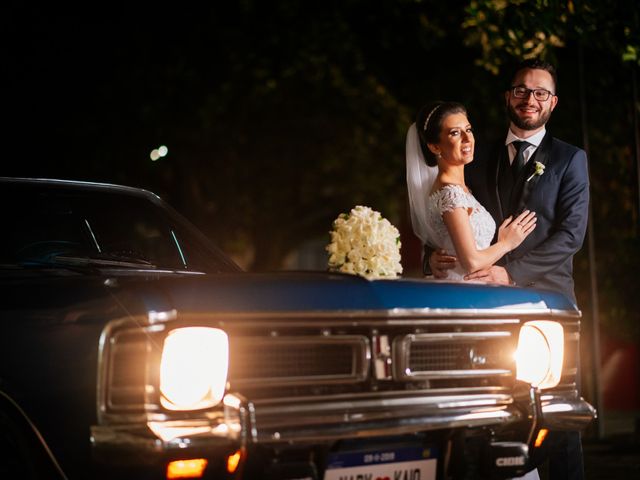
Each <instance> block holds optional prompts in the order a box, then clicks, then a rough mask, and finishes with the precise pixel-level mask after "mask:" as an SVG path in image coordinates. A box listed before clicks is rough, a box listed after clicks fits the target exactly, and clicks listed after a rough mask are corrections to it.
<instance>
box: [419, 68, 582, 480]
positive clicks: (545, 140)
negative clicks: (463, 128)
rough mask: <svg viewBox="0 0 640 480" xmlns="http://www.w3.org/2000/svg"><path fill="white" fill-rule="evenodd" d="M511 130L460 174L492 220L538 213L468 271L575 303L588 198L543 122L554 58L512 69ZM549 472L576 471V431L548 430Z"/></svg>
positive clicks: (443, 261)
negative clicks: (493, 259)
mask: <svg viewBox="0 0 640 480" xmlns="http://www.w3.org/2000/svg"><path fill="white" fill-rule="evenodd" d="M505 101H506V108H507V114H508V116H509V130H508V132H507V134H506V137H503V139H502V140H501V141H500V142H498V143H497V144H495V145H494V146H493V147H492V148H491V149H490V150H489V151H488V152H484V154H483V153H481V152H478V153H479V155H477V156H476V158H475V159H474V161H473V162H472V163H471V164H469V165H467V167H466V171H465V181H466V183H467V185H468V186H469V187H470V188H471V190H472V191H473V194H474V196H475V197H476V198H477V200H478V201H479V202H480V203H481V204H482V205H483V206H484V207H485V208H486V209H487V210H488V211H489V212H490V213H491V215H492V217H493V218H494V220H495V221H496V224H497V225H500V224H501V223H502V221H503V220H504V219H505V218H507V217H509V216H510V215H514V216H515V215H516V214H517V213H519V212H521V211H522V210H523V209H524V208H527V209H529V210H531V211H534V212H535V213H536V217H537V225H536V228H535V230H534V231H533V232H532V233H531V235H529V236H528V237H527V238H526V239H525V240H524V242H522V244H521V245H520V246H519V247H518V248H516V249H515V250H513V251H512V252H510V253H509V254H508V255H506V256H505V257H504V258H503V259H502V261H501V262H499V264H498V265H494V266H492V267H490V268H488V269H486V270H480V271H478V272H474V273H472V274H470V275H468V276H467V277H465V278H466V279H469V280H471V279H473V280H482V281H486V282H492V283H502V284H512V285H513V284H515V285H520V286H530V287H536V288H544V289H549V290H553V291H556V292H561V293H563V294H565V295H566V296H567V297H569V298H570V299H571V300H573V302H574V303H575V292H574V282H573V256H574V255H575V253H576V252H578V250H579V249H580V248H581V246H582V242H583V240H584V236H585V232H586V228H587V219H588V205H589V178H588V172H587V156H586V154H585V152H584V151H583V150H581V149H579V148H577V147H574V146H573V145H569V144H568V143H565V142H563V141H561V140H558V139H556V138H554V137H552V136H551V134H550V133H548V132H547V131H546V128H545V125H546V123H547V121H548V120H549V118H550V117H551V112H553V110H554V109H555V108H556V105H557V104H558V97H557V95H556V72H555V69H554V67H553V66H552V65H550V64H549V63H546V62H542V61H539V60H528V61H525V62H523V63H521V64H520V65H518V67H517V68H516V69H515V71H514V73H513V75H512V77H511V83H510V84H509V87H508V89H507V91H506V92H505ZM452 262H455V257H448V256H444V255H442V252H435V253H433V254H432V255H431V257H430V259H429V265H430V267H431V270H432V272H433V274H434V276H435V277H436V278H437V277H438V276H441V275H442V273H443V271H444V270H446V269H447V268H452V266H453V263H452ZM545 444H548V445H546V447H547V448H548V449H549V473H550V478H551V480H557V479H582V478H584V471H583V465H582V447H581V445H580V434H579V433H578V432H566V433H565V432H553V435H551V434H550V435H549V438H548V440H547V442H545Z"/></svg>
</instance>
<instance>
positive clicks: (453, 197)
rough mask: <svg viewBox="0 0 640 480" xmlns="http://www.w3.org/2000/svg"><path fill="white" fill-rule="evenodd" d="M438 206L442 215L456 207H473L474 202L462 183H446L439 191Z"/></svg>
mask: <svg viewBox="0 0 640 480" xmlns="http://www.w3.org/2000/svg"><path fill="white" fill-rule="evenodd" d="M437 206H438V212H439V213H440V215H442V214H443V213H445V212H450V211H452V210H454V209H456V208H473V202H472V201H471V199H470V198H469V195H468V194H467V192H465V191H464V189H463V188H462V187H461V186H460V185H445V186H443V187H442V188H441V189H440V190H439V191H438V199H437Z"/></svg>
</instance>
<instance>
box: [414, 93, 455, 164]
mask: <svg viewBox="0 0 640 480" xmlns="http://www.w3.org/2000/svg"><path fill="white" fill-rule="evenodd" d="M453 113H464V114H465V115H466V114H467V109H466V108H464V105H462V104H461V103H458V102H442V101H438V102H433V103H428V104H427V105H425V106H423V107H422V108H421V109H420V110H419V111H418V115H417V116H416V129H417V130H418V137H419V138H420V148H421V149H422V154H423V155H424V158H425V160H426V161H427V165H429V166H430V167H435V166H436V165H438V160H437V158H436V156H435V155H434V154H433V153H431V150H429V147H427V144H428V143H438V142H440V132H441V131H442V122H443V121H444V119H445V118H446V117H448V116H449V115H451V114H453Z"/></svg>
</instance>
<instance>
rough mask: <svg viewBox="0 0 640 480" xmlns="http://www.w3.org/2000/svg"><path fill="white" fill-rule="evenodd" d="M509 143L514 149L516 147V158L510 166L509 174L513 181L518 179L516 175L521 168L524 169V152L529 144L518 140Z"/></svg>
mask: <svg viewBox="0 0 640 480" xmlns="http://www.w3.org/2000/svg"><path fill="white" fill-rule="evenodd" d="M511 143H512V144H513V146H514V147H516V156H515V157H514V158H513V163H512V164H511V173H512V174H513V178H514V180H515V179H516V178H518V174H519V173H520V171H521V170H522V167H524V164H525V161H524V151H525V149H526V148H527V147H528V146H530V145H531V144H530V143H529V142H524V141H519V140H516V141H514V142H511Z"/></svg>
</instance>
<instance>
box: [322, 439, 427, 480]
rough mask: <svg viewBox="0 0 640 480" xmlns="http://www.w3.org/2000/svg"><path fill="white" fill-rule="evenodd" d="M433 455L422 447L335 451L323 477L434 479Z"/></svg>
mask: <svg viewBox="0 0 640 480" xmlns="http://www.w3.org/2000/svg"><path fill="white" fill-rule="evenodd" d="M436 465H437V455H436V451H435V449H433V448H425V447H422V446H406V447H393V448H389V449H379V450H367V451H351V452H335V453H332V454H330V455H329V461H328V463H327V469H326V470H325V473H324V480H436Z"/></svg>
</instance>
